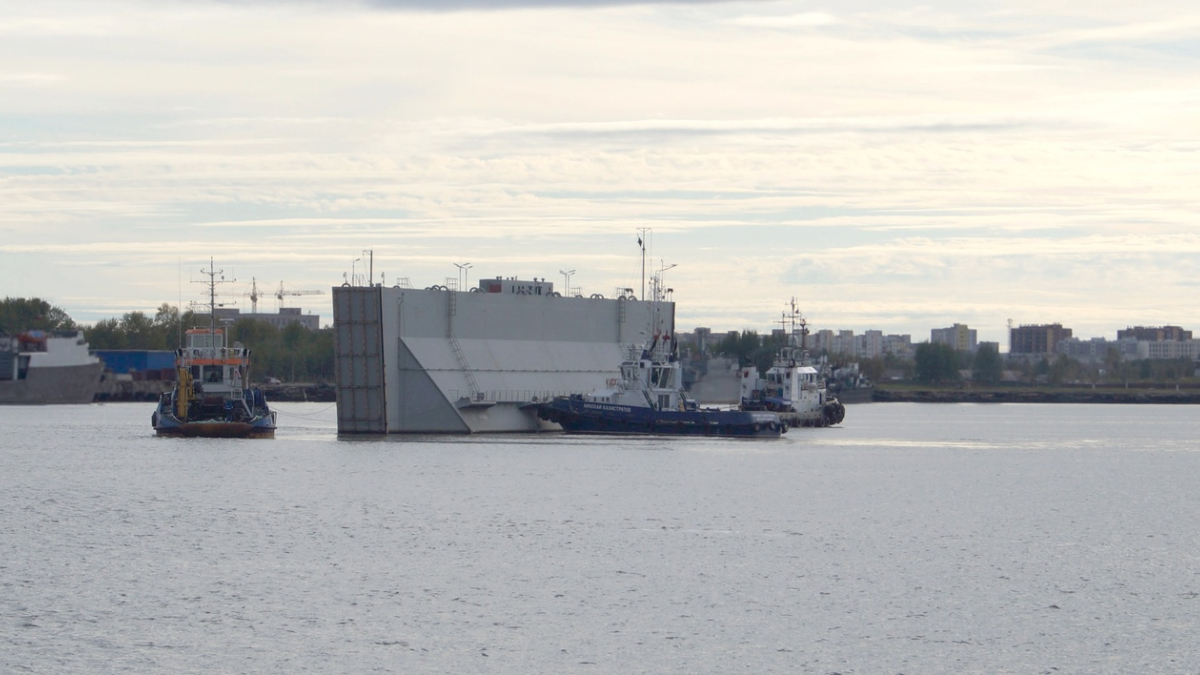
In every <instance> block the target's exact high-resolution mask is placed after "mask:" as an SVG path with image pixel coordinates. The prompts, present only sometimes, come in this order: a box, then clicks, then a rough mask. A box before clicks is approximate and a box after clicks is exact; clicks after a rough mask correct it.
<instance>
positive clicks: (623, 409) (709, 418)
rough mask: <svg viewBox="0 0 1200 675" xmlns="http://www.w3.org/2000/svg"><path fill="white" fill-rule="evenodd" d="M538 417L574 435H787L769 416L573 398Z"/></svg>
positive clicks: (540, 412) (546, 406)
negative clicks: (656, 408) (597, 401)
mask: <svg viewBox="0 0 1200 675" xmlns="http://www.w3.org/2000/svg"><path fill="white" fill-rule="evenodd" d="M538 416H539V417H540V418H542V419H544V420H546V421H548V422H551V423H554V424H557V425H559V426H561V427H562V430H563V431H565V432H567V433H576V434H623V435H629V434H636V435H646V434H657V435H669V436H735V437H744V438H778V437H779V436H780V435H782V434H783V433H785V431H786V426H785V425H783V424H782V423H781V422H780V420H779V416H778V415H776V414H775V413H771V412H743V411H733V410H678V411H677V410H653V409H651V408H640V407H634V406H623V405H612V404H606V403H593V402H589V401H584V400H582V399H573V398H571V399H555V400H553V401H550V402H548V403H543V404H541V405H539V406H538Z"/></svg>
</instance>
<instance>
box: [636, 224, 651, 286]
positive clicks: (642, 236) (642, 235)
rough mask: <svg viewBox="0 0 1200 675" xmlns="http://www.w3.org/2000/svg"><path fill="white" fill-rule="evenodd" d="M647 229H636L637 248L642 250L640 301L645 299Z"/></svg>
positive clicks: (648, 229)
mask: <svg viewBox="0 0 1200 675" xmlns="http://www.w3.org/2000/svg"><path fill="white" fill-rule="evenodd" d="M649 231H650V228H648V227H639V228H638V246H640V247H641V248H642V300H645V299H646V233H647V232H649Z"/></svg>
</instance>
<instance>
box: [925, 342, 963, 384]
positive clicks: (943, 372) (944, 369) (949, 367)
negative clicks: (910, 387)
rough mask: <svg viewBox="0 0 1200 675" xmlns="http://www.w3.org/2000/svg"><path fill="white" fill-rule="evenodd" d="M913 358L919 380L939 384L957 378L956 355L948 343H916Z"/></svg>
mask: <svg viewBox="0 0 1200 675" xmlns="http://www.w3.org/2000/svg"><path fill="white" fill-rule="evenodd" d="M915 360H916V376H917V380H918V381H919V382H924V383H926V384H941V383H945V382H954V381H957V380H958V356H957V355H956V354H955V353H954V348H953V347H951V346H950V345H946V344H940V343H930V342H922V343H921V344H919V345H917V353H916V357H915Z"/></svg>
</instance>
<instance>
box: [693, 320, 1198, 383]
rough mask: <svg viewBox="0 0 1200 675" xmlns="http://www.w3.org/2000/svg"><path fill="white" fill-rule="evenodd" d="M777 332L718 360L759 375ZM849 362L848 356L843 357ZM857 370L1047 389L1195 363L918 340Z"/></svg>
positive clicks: (877, 376)
mask: <svg viewBox="0 0 1200 675" xmlns="http://www.w3.org/2000/svg"><path fill="white" fill-rule="evenodd" d="M784 339H785V338H784V336H782V335H779V334H771V335H763V336H760V335H759V334H758V333H757V332H756V331H753V330H743V331H741V332H740V333H732V334H730V335H727V336H725V338H724V339H722V340H721V341H720V342H719V343H718V344H717V346H716V348H715V353H717V354H719V355H721V356H727V357H730V358H736V359H737V360H738V365H739V366H740V367H742V368H745V367H747V366H754V367H756V368H758V371H759V372H760V373H765V372H766V370H767V369H768V368H770V367H771V363H772V361H773V360H774V358H775V355H776V354H777V353H778V352H779V349H780V347H782V346H783V345H784ZM823 355H824V356H828V357H830V359H831V360H836V359H837V358H838V357H839V356H840V355H838V354H828V353H827V352H824V351H821V352H815V353H814V356H823ZM847 358H848V357H847ZM857 361H858V365H859V371H860V372H861V373H862V374H863V375H865V376H867V377H868V378H870V379H871V380H872V381H874V382H879V381H880V380H881V379H882V378H883V376H884V373H886V372H889V371H892V372H899V373H900V375H901V377H902V379H904V380H908V381H916V382H920V383H923V384H936V385H949V384H957V383H959V382H962V381H963V379H964V373H966V374H969V377H970V379H971V381H973V382H977V383H980V384H985V385H991V384H997V383H999V382H1000V381H1001V380H1002V379H1003V378H1004V373H1005V371H1009V372H1011V373H1013V374H1015V376H1016V379H1017V380H1019V381H1023V382H1045V383H1047V384H1051V385H1062V384H1070V383H1108V384H1114V383H1120V384H1125V383H1131V382H1138V383H1149V382H1179V381H1182V380H1193V379H1195V371H1196V365H1195V364H1194V363H1192V361H1191V360H1190V359H1187V358H1182V359H1139V360H1136V361H1127V360H1125V359H1123V358H1121V355H1120V354H1119V353H1118V352H1117V350H1116V349H1115V348H1110V349H1109V353H1108V354H1107V356H1106V357H1105V359H1104V362H1103V363H1098V364H1087V363H1083V362H1081V361H1079V360H1078V359H1075V358H1072V357H1069V356H1066V355H1061V354H1060V355H1045V356H1042V357H1040V358H1035V359H1032V360H1030V359H1026V358H1021V357H1014V356H1008V357H1006V356H1005V355H1003V354H1000V352H999V350H998V349H996V347H995V345H990V344H985V345H981V346H980V347H979V349H977V350H976V351H974V352H967V351H958V350H956V349H954V348H953V347H951V346H950V345H947V344H940V343H930V342H923V343H921V344H918V345H916V347H915V349H914V352H913V358H912V359H904V358H901V357H898V356H896V355H894V354H884V355H882V356H875V357H870V358H859V359H857Z"/></svg>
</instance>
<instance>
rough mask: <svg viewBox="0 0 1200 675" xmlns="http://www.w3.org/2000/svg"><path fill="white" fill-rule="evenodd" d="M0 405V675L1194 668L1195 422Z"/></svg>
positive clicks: (1161, 416) (1171, 411) (1071, 413)
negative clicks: (614, 421) (440, 428)
mask: <svg viewBox="0 0 1200 675" xmlns="http://www.w3.org/2000/svg"><path fill="white" fill-rule="evenodd" d="M151 407H152V406H150V405H148V404H110V405H91V406H56V407H42V408H14V407H0V672H3V673H20V672H39V673H63V672H78V673H104V672H135V673H147V672H172V673H176V672H196V673H201V672H203V673H210V672H237V673H240V672H279V673H296V672H315V673H334V672H337V673H367V672H439V673H470V672H487V673H532V672H542V673H557V672H596V673H636V672H651V673H693V672H720V673H725V672H746V673H766V672H805V673H833V672H838V673H843V674H849V673H933V672H939V673H940V672H956V673H958V672H981V673H994V672H1015V673H1042V672H1075V673H1083V672H1087V673H1096V672H1103V673H1134V672H1155V673H1173V672H1179V673H1183V672H1191V673H1195V672H1200V648H1198V647H1197V646H1196V644H1197V637H1196V636H1197V635H1200V508H1198V507H1200V497H1198V490H1200V452H1197V450H1198V449H1200V444H1197V442H1196V438H1195V436H1196V430H1197V428H1200V427H1198V423H1200V407H1190V406H1085V405H1041V406H1039V405H915V404H875V405H859V406H853V407H851V408H849V411H848V414H847V419H846V422H845V423H844V425H843V426H842V427H841V428H834V429H816V430H798V431H793V432H792V433H790V434H788V435H787V436H786V437H785V438H783V439H782V440H779V441H730V440H712V439H686V440H675V439H669V438H649V439H633V440H631V439H606V438H585V437H579V438H566V437H562V436H557V435H543V436H535V437H530V436H487V437H424V438H402V439H388V440H384V441H366V440H338V439H337V437H336V435H335V425H334V419H335V417H334V410H333V408H332V407H330V406H329V405H328V404H280V405H279V406H278V407H279V409H280V411H281V413H282V414H281V416H280V430H279V434H278V437H277V438H276V439H275V440H273V441H271V440H257V441H230V440H183V439H165V438H164V439H160V438H155V437H154V436H153V435H152V432H151V430H150V412H151Z"/></svg>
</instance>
